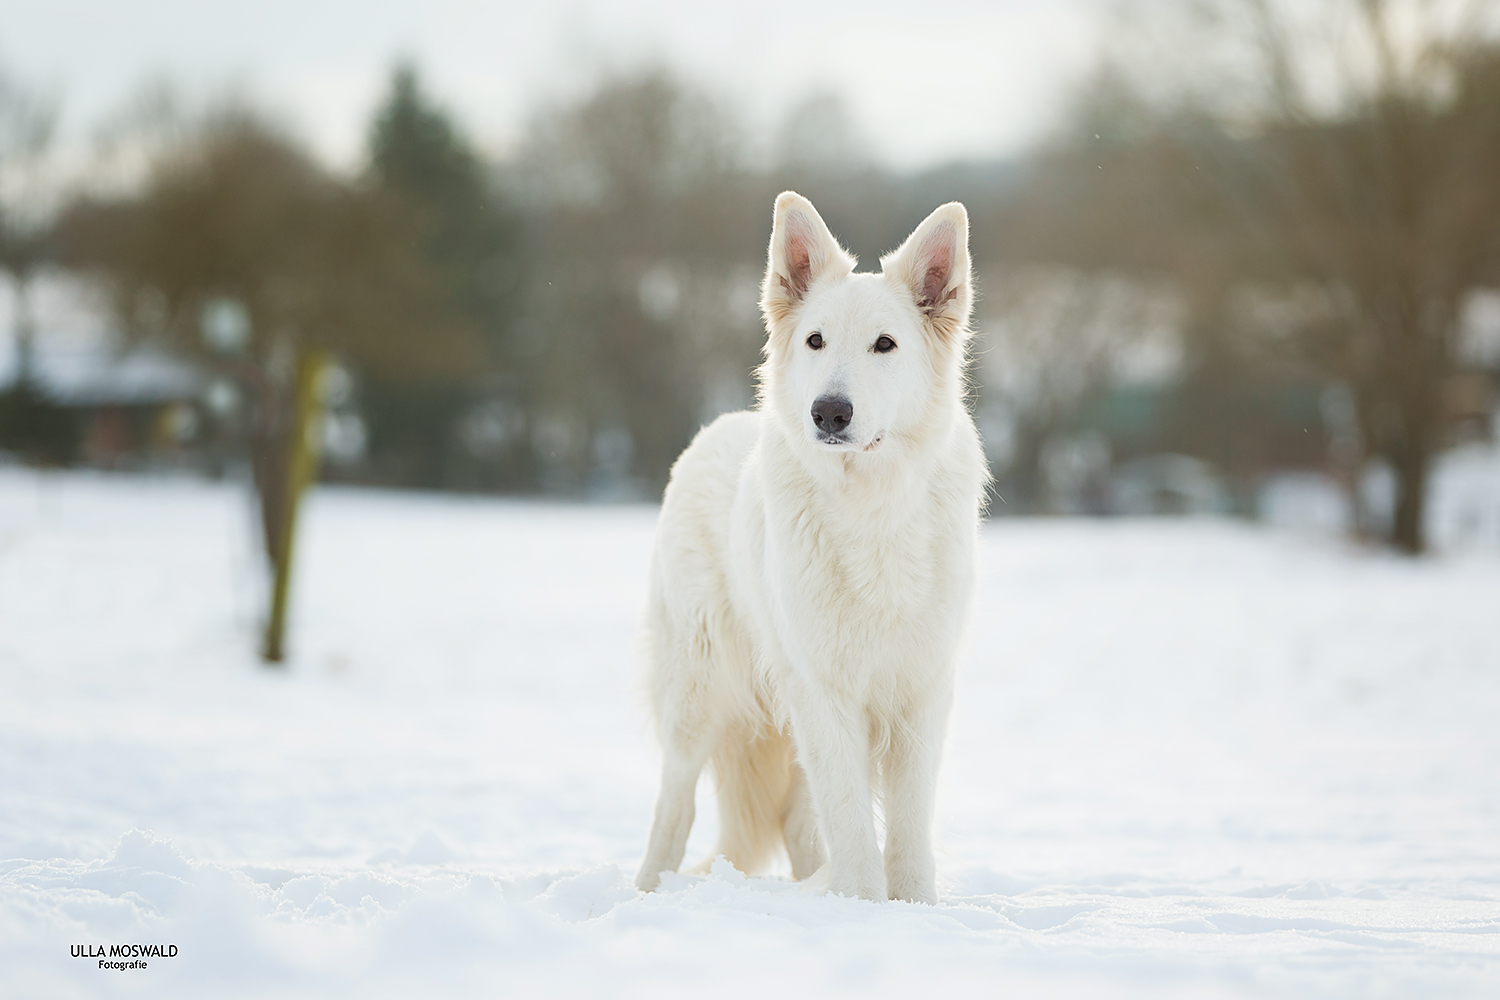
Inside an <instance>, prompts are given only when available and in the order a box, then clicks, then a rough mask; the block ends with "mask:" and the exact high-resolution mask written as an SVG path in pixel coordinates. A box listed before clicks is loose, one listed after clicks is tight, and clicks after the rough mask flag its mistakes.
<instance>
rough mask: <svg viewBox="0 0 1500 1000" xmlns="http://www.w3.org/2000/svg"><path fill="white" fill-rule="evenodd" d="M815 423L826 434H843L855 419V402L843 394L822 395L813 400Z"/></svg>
mask: <svg viewBox="0 0 1500 1000" xmlns="http://www.w3.org/2000/svg"><path fill="white" fill-rule="evenodd" d="M812 418H813V423H814V424H817V426H818V430H820V431H822V432H823V433H825V434H841V433H843V430H844V428H845V427H848V426H849V421H851V420H853V419H854V404H853V403H851V402H849V401H848V400H847V399H845V398H844V397H843V396H820V397H818V398H817V399H816V400H814V401H813V405H812Z"/></svg>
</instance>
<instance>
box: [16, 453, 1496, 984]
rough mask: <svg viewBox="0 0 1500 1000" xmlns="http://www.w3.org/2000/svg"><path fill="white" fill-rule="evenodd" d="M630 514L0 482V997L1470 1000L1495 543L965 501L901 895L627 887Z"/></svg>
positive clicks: (1487, 745) (1476, 975) (633, 573)
mask: <svg viewBox="0 0 1500 1000" xmlns="http://www.w3.org/2000/svg"><path fill="white" fill-rule="evenodd" d="M654 519H655V511H654V509H653V508H650V507H605V508H601V507H582V506H545V505H539V504H529V503H520V502H505V501H493V500H477V499H475V500H468V499H454V498H441V497H428V496H420V495H405V494H393V493H375V492H353V491H340V490H324V491H321V492H319V493H318V494H316V495H315V496H314V497H313V499H312V501H311V503H310V506H309V508H308V513H307V517H306V520H305V521H304V525H303V527H304V533H303V540H304V543H305V547H304V549H303V553H302V555H303V562H302V565H301V572H300V574H299V576H298V578H297V580H296V582H295V587H294V595H293V599H294V604H295V615H294V620H293V632H292V636H291V646H292V649H293V655H294V661H293V662H292V664H291V666H290V669H288V670H286V671H283V672H271V671H268V670H266V669H263V668H262V667H260V666H259V665H258V664H257V663H256V661H255V659H254V658H253V656H252V655H251V651H252V649H253V646H254V643H255V633H256V620H257V608H258V598H257V595H258V590H257V587H258V581H257V579H256V576H255V562H254V560H253V559H252V548H251V542H250V540H249V533H248V527H249V524H250V518H249V511H248V504H247V502H246V500H245V498H244V497H243V495H242V494H241V493H239V492H238V491H237V490H235V489H232V488H230V487H220V486H211V485H205V484H200V483H194V482H185V481H172V480H160V479H155V480H150V479H132V478H107V477H97V476H86V475H79V474H61V473H51V474H45V475H38V474H36V473H31V472H23V471H18V470H14V469H12V470H9V471H5V470H0V690H3V695H0V859H6V860H0V995H4V996H5V997H8V998H9V997H21V998H32V997H35V998H57V997H71V996H78V997H91V996H116V995H120V996H143V997H145V996H149V997H210V996H211V997H260V996H278V997H296V996H306V997H326V996H350V997H361V998H365V997H414V996H443V997H468V996H496V997H498V996H504V997H510V996H609V997H617V996H618V997H631V996H648V995H649V996H679V995H681V996H689V995H691V996H710V997H738V996H750V995H757V996H760V995H766V994H767V991H768V990H769V991H773V992H772V993H771V994H770V995H773V996H774V995H778V993H777V992H774V991H779V994H780V995H784V996H790V997H800V996H816V995H826V996H856V995H859V996H866V995H878V996H885V995H898V994H899V995H912V996H918V995H920V996H952V997H958V996H1004V997H1025V998H1030V997H1065V998H1089V997H1116V996H1120V997H1126V996H1142V997H1153V998H1156V997H1219V996H1223V997H1241V996H1250V997H1277V998H1281V997H1309V998H1313V997H1317V998H1323V997H1361V998H1364V997H1421V998H1426V997H1441V996H1475V997H1479V996H1486V997H1493V996H1500V614H1497V607H1500V554H1497V553H1496V552H1494V551H1493V550H1490V551H1488V552H1475V553H1471V554H1468V555H1463V554H1449V555H1446V556H1443V557H1438V558H1432V559H1428V560H1424V561H1421V562H1407V561H1402V560H1399V559H1396V558H1393V557H1389V556H1385V555H1380V554H1375V553H1368V552H1358V551H1354V550H1351V549H1348V548H1345V547H1342V546H1340V545H1338V544H1336V543H1332V542H1327V541H1310V540H1308V539H1307V538H1306V537H1300V536H1297V535H1293V534H1287V533H1274V532H1271V531H1268V530H1265V529H1258V528H1254V527H1251V526H1247V525H1242V524H1236V523H1228V522H1186V521H1176V522H1165V521H1161V522H1124V521H1093V522H1076V521H1075V522H1069V521H1051V522H1027V521H1002V522H996V523H992V524H989V525H987V526H986V528H985V530H984V539H983V572H984V581H983V584H982V588H981V593H980V597H979V602H978V608H977V616H976V622H975V627H974V630H973V636H972V640H971V643H970V649H969V652H968V653H967V655H966V657H965V662H964V665H963V667H962V670H961V674H960V681H959V698H958V704H957V707H956V709H955V713H954V718H953V724H952V727H951V731H950V738H949V743H948V750H947V758H946V764H945V767H944V771H943V779H942V785H941V794H940V799H939V809H938V815H939V819H938V841H939V845H940V852H939V857H938V869H939V877H940V880H941V886H942V892H943V897H944V898H943V902H942V903H941V904H940V905H938V906H936V907H926V906H917V905H909V904H898V903H888V904H882V905H876V904H872V903H867V902H862V901H857V900H847V899H842V898H836V897H826V896H815V895H810V894H807V893H803V892H801V891H799V889H798V887H797V886H796V884H795V883H791V882H788V881H786V880H784V879H781V878H777V877H771V878H756V879H748V880H747V879H746V878H744V877H743V876H741V875H740V874H738V873H736V872H735V871H733V870H732V869H729V868H727V866H723V865H720V866H719V867H718V868H717V869H716V870H715V871H714V873H713V874H712V875H710V876H707V877H701V878H692V877H686V876H679V877H677V878H675V879H672V880H671V881H670V882H669V883H667V885H666V887H665V889H664V891H662V892H659V893H656V894H653V895H642V894H640V893H637V892H636V891H635V890H634V889H632V888H631V886H630V883H629V876H630V875H631V874H633V871H634V867H635V864H636V863H637V860H638V858H639V855H640V852H641V851H642V849H643V847H644V844H645V836H646V832H647V825H648V822H649V816H650V810H651V804H652V798H653V795H654V792H655V767H656V764H655V749H654V746H653V743H652V740H651V738H650V736H649V732H648V730H647V729H646V726H645V724H644V721H643V713H642V712H641V711H640V708H639V704H640V702H639V699H638V698H637V697H636V696H635V694H634V689H633V685H634V677H635V674H636V663H635V659H634V656H635V644H636V639H637V627H636V623H637V620H638V615H639V609H640V606H641V604H642V601H643V591H644V586H643V584H644V579H645V572H646V560H647V553H648V549H649V545H650V538H651V531H652V527H653V523H654ZM711 794H712V793H711V790H710V789H708V788H704V789H702V791H701V801H700V811H699V815H700V821H699V822H700V826H699V828H698V829H697V830H695V832H694V835H693V839H692V842H691V843H690V845H689V856H690V857H701V856H703V855H704V854H706V853H707V851H708V850H709V849H710V848H711V846H712V843H713V833H714V830H713V822H712V820H713V817H712V808H711ZM137 942H140V943H148V944H150V943H161V944H164V945H165V944H174V945H176V946H177V949H178V954H177V955H176V956H175V957H171V958H160V959H156V958H153V959H150V960H149V964H148V967H147V968H146V969H143V970H140V969H138V970H132V971H105V970H101V969H99V968H98V963H97V960H93V959H89V958H74V957H71V955H70V949H71V948H72V947H73V946H98V945H104V946H106V947H107V946H109V945H111V944H115V943H137Z"/></svg>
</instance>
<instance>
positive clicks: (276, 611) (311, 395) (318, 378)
mask: <svg viewBox="0 0 1500 1000" xmlns="http://www.w3.org/2000/svg"><path fill="white" fill-rule="evenodd" d="M326 362H327V355H326V354H325V353H324V352H323V351H319V350H313V349H308V350H305V351H303V352H302V353H301V354H300V355H299V356H298V358H297V384H296V397H295V402H294V410H293V415H292V433H291V435H290V440H289V441H288V442H287V450H288V455H287V475H286V516H285V517H283V518H282V520H281V537H280V538H277V539H276V546H275V551H276V564H275V566H274V567H273V569H274V571H275V573H276V579H275V582H274V584H273V585H272V590H271V615H270V618H269V619H267V621H266V645H265V650H264V653H263V655H264V656H265V659H266V662H268V663H280V662H281V661H282V659H283V658H284V656H285V652H284V649H283V637H284V634H285V632H286V603H287V590H288V588H289V587H290V586H291V579H292V541H293V539H294V538H295V537H296V536H295V532H296V528H297V505H298V502H299V501H300V500H301V499H302V492H303V490H305V489H306V488H307V486H308V485H309V484H310V483H311V482H312V481H313V479H314V478H316V476H317V472H318V452H319V448H320V446H321V444H322V434H321V431H322V424H321V423H320V421H319V419H318V418H319V417H320V416H321V415H322V412H323V392H322V382H323V368H324V366H325V364H326Z"/></svg>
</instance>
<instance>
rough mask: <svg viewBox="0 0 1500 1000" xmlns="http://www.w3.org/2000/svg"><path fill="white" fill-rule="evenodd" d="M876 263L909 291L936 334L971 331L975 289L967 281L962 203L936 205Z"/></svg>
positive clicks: (949, 335) (966, 221) (966, 224)
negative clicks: (897, 244)
mask: <svg viewBox="0 0 1500 1000" xmlns="http://www.w3.org/2000/svg"><path fill="white" fill-rule="evenodd" d="M880 267H881V270H882V271H884V272H885V274H886V275H887V276H888V277H890V278H891V279H892V280H893V281H897V282H899V283H900V284H902V285H904V286H905V287H906V289H907V290H908V291H910V292H911V296H912V300H913V301H914V302H916V304H917V310H918V311H919V312H921V313H922V315H923V317H925V318H926V320H927V323H928V325H929V326H931V328H932V330H933V332H934V333H936V334H938V335H939V336H942V337H945V338H950V339H962V338H964V337H967V336H968V335H969V310H970V308H972V307H973V304H974V288H973V282H971V281H970V280H969V213H968V212H967V211H965V210H964V207H963V205H962V204H960V203H959V202H956V201H950V202H948V204H946V205H942V206H940V207H939V208H938V209H937V210H935V211H934V212H933V213H932V214H931V215H929V216H928V217H927V218H926V219H924V220H923V222H922V224H921V225H920V226H918V227H917V228H916V229H915V230H913V231H912V234H911V235H910V236H908V237H907V238H906V242H905V243H903V244H901V246H900V248H898V249H897V250H895V251H893V252H891V253H888V254H886V255H885V256H884V257H882V258H880Z"/></svg>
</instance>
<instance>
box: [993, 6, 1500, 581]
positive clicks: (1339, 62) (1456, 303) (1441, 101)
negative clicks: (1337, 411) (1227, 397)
mask: <svg viewBox="0 0 1500 1000" xmlns="http://www.w3.org/2000/svg"><path fill="white" fill-rule="evenodd" d="M1176 10H1178V11H1179V12H1180V11H1184V10H1185V11H1187V12H1188V14H1187V15H1184V16H1181V17H1177V16H1166V15H1163V14H1162V13H1161V8H1152V12H1150V13H1148V14H1146V15H1143V17H1142V20H1141V23H1142V24H1144V25H1145V26H1146V27H1145V32H1146V38H1147V39H1148V40H1149V41H1150V42H1151V43H1152V45H1153V46H1154V47H1153V48H1151V49H1150V50H1149V54H1148V55H1146V56H1142V55H1141V52H1140V51H1139V50H1137V51H1136V52H1135V53H1134V57H1135V58H1134V60H1133V61H1132V59H1131V58H1129V57H1128V56H1127V57H1122V58H1121V59H1120V60H1119V61H1117V62H1116V63H1115V64H1114V65H1113V66H1112V67H1111V68H1110V69H1109V70H1108V71H1107V72H1106V74H1105V76H1104V77H1103V78H1102V79H1101V81H1099V83H1100V84H1101V85H1100V86H1099V87H1098V88H1097V89H1096V91H1095V93H1096V95H1097V96H1096V100H1095V101H1094V102H1093V104H1092V105H1091V107H1090V109H1089V110H1090V113H1089V114H1087V115H1084V116H1081V118H1080V124H1082V125H1083V126H1084V127H1083V128H1082V129H1080V130H1079V137H1078V139H1077V140H1076V141H1075V142H1073V143H1071V144H1065V145H1063V146H1062V147H1060V148H1058V149H1056V150H1054V151H1053V153H1052V154H1051V159H1050V166H1051V167H1052V170H1051V171H1050V172H1049V173H1048V175H1047V176H1046V177H1045V179H1044V181H1043V182H1042V183H1040V184H1039V186H1038V188H1037V190H1038V191H1039V192H1040V193H1039V196H1038V197H1037V198H1036V199H1035V201H1034V202H1033V204H1031V205H1030V206H1028V207H1027V209H1026V210H1024V211H1021V212H1020V213H1018V214H1019V217H1020V219H1021V220H1022V224H1021V225H1020V227H1019V229H1020V233H1021V234H1031V235H1040V237H1041V242H1042V243H1045V244H1047V245H1048V246H1049V247H1050V249H1051V252H1053V253H1055V254H1057V255H1060V256H1063V257H1065V258H1068V259H1071V260H1074V261H1076V262H1080V263H1094V264H1101V265H1109V266H1117V267H1118V266H1125V267H1130V268H1133V269H1136V270H1137V271H1139V272H1143V273H1155V274H1159V275H1170V276H1172V277H1173V278H1175V279H1176V280H1177V281H1179V282H1180V283H1181V284H1182V286H1183V287H1184V289H1185V297H1186V299H1187V300H1188V301H1189V303H1190V318H1191V317H1199V318H1202V317H1214V318H1216V319H1217V320H1219V321H1220V322H1225V323H1229V324H1230V325H1232V326H1233V327H1235V332H1236V333H1237V334H1240V335H1244V336H1260V337H1262V338H1263V339H1264V340H1265V341H1266V342H1267V343H1274V344H1275V345H1277V346H1280V347H1281V348H1283V349H1285V350H1286V351H1288V352H1291V353H1295V354H1296V356H1297V357H1298V358H1300V360H1301V361H1302V362H1303V363H1304V364H1306V365H1307V366H1308V367H1309V369H1310V370H1312V371H1315V372H1317V373H1319V374H1320V376H1321V377H1323V378H1324V379H1325V380H1327V381H1329V382H1334V383H1339V384H1343V385H1346V386H1348V387H1349V388H1350V390H1351V391H1352V393H1353V398H1354V401H1355V405H1356V410H1357V413H1358V425H1359V427H1360V430H1361V432H1362V433H1361V437H1362V442H1363V448H1364V450H1365V452H1366V453H1367V454H1368V455H1370V456H1373V457H1380V458H1383V459H1385V460H1386V461H1388V462H1389V463H1390V465H1391V468H1392V469H1393V470H1394V472H1395V475H1396V481H1397V484H1398V489H1397V499H1396V511H1395V517H1394V523H1393V525H1392V528H1391V535H1390V540H1391V542H1392V543H1393V544H1394V545H1395V546H1396V547H1398V548H1400V549H1402V550H1404V551H1407V552H1413V553H1415V552H1420V551H1421V550H1422V549H1423V547H1424V544H1425V539H1424V536H1423V513H1424V506H1423V504H1424V498H1425V491H1426V483H1427V476H1428V470H1429V467H1430V464H1431V459H1432V455H1433V453H1434V452H1435V450H1436V449H1437V448H1438V447H1440V446H1441V444H1442V443H1443V440H1444V433H1445V430H1446V418H1445V389H1446V387H1447V385H1448V384H1449V379H1450V376H1451V375H1452V374H1453V372H1454V371H1455V369H1456V365H1457V354H1456V349H1457V341H1458V336H1457V334H1458V329H1459V321H1460V316H1461V310H1462V305H1463V301H1464V299H1465V297H1466V295H1467V294H1469V293H1470V292H1471V291H1472V290H1474V289H1475V288H1476V287H1478V286H1481V285H1483V284H1486V283H1494V282H1495V281H1496V280H1497V265H1500V252H1497V251H1500V185H1496V184H1495V182H1494V178H1495V177H1497V176H1500V47H1497V44H1496V38H1497V35H1496V30H1497V28H1500V24H1497V4H1496V3H1494V2H1492V0H1470V2H1451V3H1449V2H1438V0H1431V2H1422V0H1412V2H1396V0H1321V2H1319V3H1317V4H1306V3H1299V4H1292V3H1289V2H1283V3H1278V2H1274V0H1212V2H1204V3H1199V4H1194V5H1188V6H1186V7H1184V8H1177V9H1176ZM1167 53H1171V54H1175V55H1177V56H1179V57H1180V58H1178V59H1176V60H1173V59H1168V58H1164V55H1165V54H1167ZM1184 64H1185V65H1186V67H1187V68H1186V69H1183V66H1184ZM1174 65H1175V66H1177V67H1178V68H1179V69H1180V70H1181V71H1182V72H1181V76H1180V77H1179V78H1177V79H1172V78H1170V76H1169V75H1167V74H1165V73H1164V71H1163V69H1162V68H1163V67H1167V66H1174ZM1122 67H1123V68H1122ZM1049 212H1050V213H1052V214H1051V215H1050V218H1051V219H1052V222H1053V225H1054V228H1053V229H1052V230H1050V231H1043V229H1042V228H1041V227H1042V226H1044V225H1045V220H1046V219H1048V218H1049V215H1048V213H1049ZM1028 220H1029V225H1028ZM1059 220H1066V221H1065V222H1063V223H1062V224H1058V223H1059ZM1247 290H1248V291H1249V292H1251V293H1253V294H1250V295H1249V296H1248V297H1247V295H1246V292H1247ZM1246 301H1250V302H1256V303H1259V304H1260V307H1258V308H1252V309H1248V310H1247V309H1245V308H1243V307H1242V306H1243V303H1245V302H1246ZM1267 302H1276V303H1279V307H1278V308H1272V309H1266V308H1264V305H1265V303H1267Z"/></svg>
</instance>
